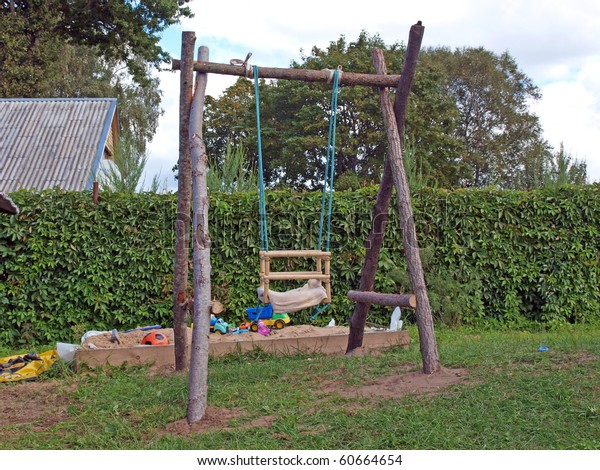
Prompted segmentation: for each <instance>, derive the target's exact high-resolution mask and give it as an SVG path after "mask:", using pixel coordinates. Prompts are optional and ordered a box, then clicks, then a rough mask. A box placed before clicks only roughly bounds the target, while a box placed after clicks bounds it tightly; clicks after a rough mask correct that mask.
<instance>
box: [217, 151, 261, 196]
mask: <svg viewBox="0 0 600 470" xmlns="http://www.w3.org/2000/svg"><path fill="white" fill-rule="evenodd" d="M206 182H207V184H208V190H209V191H210V192H211V193H216V192H223V193H229V194H231V193H235V192H240V191H254V190H256V188H257V187H258V172H257V171H256V168H253V167H252V166H251V165H250V164H249V163H248V161H247V159H246V150H245V149H244V147H243V146H241V145H239V146H237V147H235V148H233V146H232V145H231V144H230V143H229V142H228V143H227V147H226V149H225V155H224V156H223V159H222V160H221V161H220V162H219V161H218V160H217V159H216V158H214V159H210V170H209V172H208V173H207V175H206Z"/></svg>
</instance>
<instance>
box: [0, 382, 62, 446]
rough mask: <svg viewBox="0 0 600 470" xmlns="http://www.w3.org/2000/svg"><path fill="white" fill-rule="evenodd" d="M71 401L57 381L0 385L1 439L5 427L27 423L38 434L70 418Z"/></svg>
mask: <svg viewBox="0 0 600 470" xmlns="http://www.w3.org/2000/svg"><path fill="white" fill-rule="evenodd" d="M68 406H69V403H68V400H67V399H66V397H65V396H64V395H62V394H60V395H59V386H58V385H57V384H55V383H53V382H46V381H43V382H18V383H14V384H0V408H2V413H0V436H2V427H3V426H5V425H8V424H10V425H15V424H27V425H29V426H30V428H31V429H32V430H34V431H38V430H40V431H44V430H46V429H47V428H49V427H51V426H53V425H55V424H57V423H61V422H64V421H67V420H68V419H69V415H68V413H67V407H68Z"/></svg>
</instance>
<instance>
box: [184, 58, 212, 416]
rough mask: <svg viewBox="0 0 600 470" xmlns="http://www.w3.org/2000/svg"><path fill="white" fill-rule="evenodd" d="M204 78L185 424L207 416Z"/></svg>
mask: <svg viewBox="0 0 600 470" xmlns="http://www.w3.org/2000/svg"><path fill="white" fill-rule="evenodd" d="M198 60H208V48H207V47H204V46H202V47H200V48H199V50H198ZM206 82H207V75H206V74H205V73H200V72H198V73H197V77H196V90H195V92H194V98H193V101H192V107H191V110H190V130H189V134H190V139H189V145H190V153H191V157H192V194H193V209H194V223H193V227H194V238H193V240H194V313H193V318H194V329H193V330H192V352H191V357H190V376H189V394H188V408H187V422H188V424H193V423H195V422H197V421H200V420H201V419H202V418H203V417H204V414H205V413H206V406H207V398H208V337H209V334H210V313H211V305H212V302H211V291H210V271H211V265H210V245H211V241H210V234H209V232H208V208H209V199H208V187H207V183H206V173H207V168H208V156H207V154H206V146H205V145H204V140H203V135H202V120H203V116H204V98H205V95H206Z"/></svg>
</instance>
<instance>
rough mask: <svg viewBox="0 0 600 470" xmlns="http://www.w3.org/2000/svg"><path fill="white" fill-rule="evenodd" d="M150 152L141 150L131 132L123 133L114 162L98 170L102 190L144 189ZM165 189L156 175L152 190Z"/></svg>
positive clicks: (151, 185) (151, 184)
mask: <svg viewBox="0 0 600 470" xmlns="http://www.w3.org/2000/svg"><path fill="white" fill-rule="evenodd" d="M147 161H148V154H147V153H144V152H141V151H140V149H139V145H138V144H136V142H135V139H134V138H132V137H131V136H130V135H129V134H121V136H120V139H119V142H118V144H117V151H116V152H115V155H114V158H113V161H112V162H107V163H106V164H104V166H102V167H101V168H100V170H99V171H98V183H99V185H100V189H101V190H102V191H113V192H119V193H128V194H132V193H135V192H137V191H142V190H144V184H145V181H144V180H143V179H142V176H143V174H144V169H145V168H146V162H147ZM162 189H164V184H161V182H160V180H159V178H158V176H154V178H153V180H152V182H151V183H150V186H149V187H148V188H147V190H148V191H150V192H159V191H161V190H162Z"/></svg>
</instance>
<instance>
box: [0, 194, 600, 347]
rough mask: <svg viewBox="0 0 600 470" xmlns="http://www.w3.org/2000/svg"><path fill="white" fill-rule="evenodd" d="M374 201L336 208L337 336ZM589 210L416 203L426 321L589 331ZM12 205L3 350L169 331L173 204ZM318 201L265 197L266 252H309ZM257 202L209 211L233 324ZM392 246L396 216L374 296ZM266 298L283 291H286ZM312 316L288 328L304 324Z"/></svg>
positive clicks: (153, 199)
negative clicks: (584, 326)
mask: <svg viewBox="0 0 600 470" xmlns="http://www.w3.org/2000/svg"><path fill="white" fill-rule="evenodd" d="M375 196H376V188H366V189H364V190H361V191H354V192H340V193H337V194H335V198H334V213H333V220H332V241H331V244H332V251H333V253H334V256H333V260H332V289H333V294H334V298H333V302H332V307H331V309H330V310H328V311H327V312H326V313H324V314H323V318H321V319H319V320H320V321H321V322H326V321H329V319H330V318H331V316H334V317H335V318H336V320H337V322H338V323H341V324H343V323H347V321H348V319H349V317H350V315H351V314H352V310H353V304H352V303H351V302H350V301H348V300H347V299H346V297H345V294H346V292H347V291H348V290H349V289H354V288H356V287H357V285H358V281H359V275H360V267H361V265H362V260H363V257H364V253H365V248H364V240H365V239H366V236H367V234H368V230H369V228H370V225H371V222H370V217H371V216H370V213H371V207H372V205H373V203H374V200H375ZM599 196H600V186H599V185H598V184H595V185H590V186H586V187H566V188H562V189H558V190H541V191H532V192H514V191H510V192H509V191H493V190H458V191H452V192H449V191H444V190H425V191H422V192H420V193H418V194H415V195H414V200H413V205H414V207H415V221H416V223H417V231H418V234H419V238H420V242H419V243H420V246H421V248H423V259H424V264H425V266H426V268H427V273H426V277H427V281H428V284H429V285H430V296H431V298H432V305H433V307H434V312H435V315H436V318H438V319H440V320H443V321H446V322H448V323H451V324H459V323H462V324H475V325H481V324H491V325H494V324H501V325H508V326H518V325H521V324H523V323H526V322H531V321H535V322H544V323H548V322H549V323H556V322H558V323H560V322H595V321H597V320H598V319H599V318H600V313H599V312H600V292H599V287H598V286H599V280H600V268H599V259H598V257H599V255H598V253H599V252H600V236H599V230H600V229H599V228H600V197H599ZM11 197H12V199H13V200H14V201H15V202H16V203H17V204H18V205H19V207H20V209H21V213H20V214H19V215H17V216H7V215H3V216H1V217H0V233H1V234H2V238H1V242H0V280H1V281H2V283H1V284H0V309H1V314H0V342H1V343H4V344H9V345H15V344H35V343H48V342H52V341H73V340H75V339H76V338H77V337H78V335H80V334H81V333H83V332H85V331H87V330H90V329H94V330H107V329H112V328H118V329H124V328H130V327H134V326H136V325H147V324H155V323H161V324H163V325H165V326H170V325H171V322H172V288H173V258H174V246H175V239H174V230H173V224H174V220H175V215H176V210H177V199H176V195H172V194H171V195H156V194H147V193H145V194H136V195H118V194H102V195H101V198H100V201H99V203H98V205H97V206H95V205H94V204H93V203H92V200H91V195H90V193H89V192H84V193H71V192H62V191H45V192H40V193H31V192H16V193H13V194H12V195H11ZM320 197H321V196H320V194H317V193H292V192H286V191H282V192H272V193H269V194H268V195H267V211H268V220H269V230H270V245H269V247H270V249H302V248H315V247H316V239H317V235H318V225H319V224H318V219H319V210H320V203H321V200H320ZM257 199H258V198H257V196H256V194H248V193H240V194H234V195H222V194H219V195H216V196H214V197H212V198H211V209H210V210H211V237H212V242H213V245H212V248H213V249H212V253H211V254H212V283H213V295H214V297H215V298H218V299H219V300H220V301H221V302H223V304H224V305H225V307H226V311H225V313H224V317H225V319H226V320H228V321H230V322H233V323H237V322H239V321H241V320H242V319H244V317H245V308H246V307H250V306H254V305H255V303H256V287H257V285H258V270H259V262H258V250H259V246H260V243H259V240H258V234H259V231H258V200H257ZM401 240H402V237H401V233H400V230H399V228H398V218H397V217H396V214H395V204H394V206H393V207H392V208H391V209H390V221H389V223H388V227H387V233H386V238H385V243H384V247H383V250H382V253H381V257H380V262H379V273H378V277H377V282H376V290H379V291H382V292H394V291H398V290H399V289H402V290H405V289H406V288H407V287H406V284H407V283H406V274H405V262H404V258H403V252H402V242H401ZM190 259H191V252H190ZM283 262H284V261H282V263H283ZM305 262H306V261H305ZM288 267H292V268H293V267H295V266H293V265H292V266H288ZM298 267H299V268H301V269H302V267H301V266H298ZM190 276H191V272H190ZM190 284H191V282H190ZM273 287H274V288H276V289H278V290H287V289H289V288H293V287H297V284H294V283H292V282H286V283H284V282H282V283H281V284H280V285H277V286H273ZM310 313H311V312H308V311H304V312H301V313H298V314H294V315H293V316H294V320H295V321H296V322H298V323H302V322H306V321H308V317H309V316H310ZM389 313H390V312H389V309H386V308H381V307H377V308H374V309H373V310H372V314H371V315H370V317H369V319H368V320H369V321H370V322H373V323H378V324H383V325H385V324H387V322H388V318H389ZM409 314H410V313H409Z"/></svg>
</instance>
